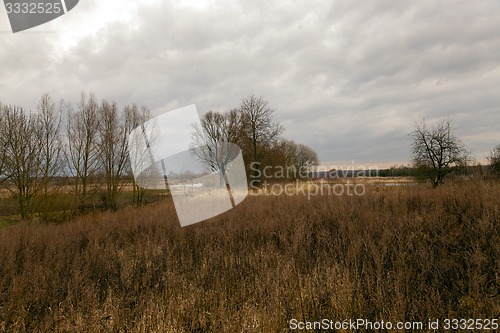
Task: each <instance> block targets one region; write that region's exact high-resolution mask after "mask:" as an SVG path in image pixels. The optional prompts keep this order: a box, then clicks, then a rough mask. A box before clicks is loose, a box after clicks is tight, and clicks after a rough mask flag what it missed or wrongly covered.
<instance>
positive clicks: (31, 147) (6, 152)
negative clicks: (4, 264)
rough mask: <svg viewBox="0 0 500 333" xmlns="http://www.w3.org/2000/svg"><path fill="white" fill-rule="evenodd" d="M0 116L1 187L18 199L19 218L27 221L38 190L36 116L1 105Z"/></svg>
mask: <svg viewBox="0 0 500 333" xmlns="http://www.w3.org/2000/svg"><path fill="white" fill-rule="evenodd" d="M1 114H2V115H1V118H2V121H1V122H0V144H1V145H2V146H3V152H2V154H3V159H2V160H3V173H4V175H5V178H4V181H2V185H3V186H4V187H5V188H7V189H8V190H9V191H10V192H11V193H13V194H14V195H15V196H16V197H17V200H18V203H19V212H20V215H21V218H23V219H26V218H28V217H29V216H30V213H31V203H32V198H33V197H34V196H35V194H36V193H37V192H38V190H39V188H40V183H39V180H40V178H41V177H40V176H41V174H42V168H41V165H42V159H41V155H40V147H41V136H40V131H39V130H38V126H37V125H38V124H37V119H36V117H35V116H34V115H32V114H31V113H26V112H25V110H24V109H22V108H20V107H15V106H3V107H2V110H1Z"/></svg>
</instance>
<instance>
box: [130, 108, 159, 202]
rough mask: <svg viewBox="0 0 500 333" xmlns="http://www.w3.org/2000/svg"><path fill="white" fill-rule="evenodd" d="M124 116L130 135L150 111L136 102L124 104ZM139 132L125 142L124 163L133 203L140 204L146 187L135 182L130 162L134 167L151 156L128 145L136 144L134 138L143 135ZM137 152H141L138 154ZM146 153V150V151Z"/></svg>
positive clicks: (147, 116) (150, 137) (140, 138)
mask: <svg viewBox="0 0 500 333" xmlns="http://www.w3.org/2000/svg"><path fill="white" fill-rule="evenodd" d="M124 110H125V118H126V124H127V127H128V128H127V135H130V132H131V131H132V130H133V129H135V128H137V127H138V126H143V124H144V123H145V122H146V121H147V120H149V119H150V112H149V110H148V109H147V108H146V107H145V106H142V107H141V108H139V107H138V106H137V105H136V104H132V105H127V106H125V109H124ZM142 129H143V130H144V131H145V128H144V127H142ZM142 134H144V133H141V136H139V137H137V138H133V139H132V140H130V138H129V139H128V140H129V141H128V142H127V147H128V152H129V159H128V160H127V161H128V162H127V164H126V171H125V172H126V174H127V175H128V177H130V178H131V179H132V189H133V203H134V204H141V203H142V201H143V198H144V194H145V191H146V189H145V188H143V187H141V186H139V184H138V183H137V182H136V179H135V177H134V175H133V173H132V169H134V166H132V164H131V163H134V164H135V168H137V167H138V166H139V165H141V164H143V163H144V161H145V160H146V161H149V160H150V159H151V158H150V157H149V156H145V155H144V151H141V150H140V149H131V148H132V147H130V145H138V143H134V142H133V141H134V140H142V139H143V136H142ZM147 135H148V137H149V139H150V140H154V139H153V137H152V134H151V133H149V134H147ZM130 154H134V156H130ZM138 154H142V155H141V156H139V155H138ZM146 154H147V152H146Z"/></svg>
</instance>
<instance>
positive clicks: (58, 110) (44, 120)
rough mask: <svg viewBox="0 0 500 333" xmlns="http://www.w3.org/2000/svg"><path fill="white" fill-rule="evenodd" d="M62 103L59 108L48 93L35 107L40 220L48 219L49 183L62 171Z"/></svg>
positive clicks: (50, 187)
mask: <svg viewBox="0 0 500 333" xmlns="http://www.w3.org/2000/svg"><path fill="white" fill-rule="evenodd" d="M63 106H64V102H63V101H61V102H60V105H59V107H56V103H55V102H54V101H53V99H52V98H51V97H50V95H49V94H48V93H45V94H43V95H42V97H41V98H40V100H39V102H38V106H37V111H38V114H37V122H38V131H39V136H40V161H41V165H40V167H41V179H40V182H41V188H42V191H43V193H42V196H41V197H42V207H41V217H42V219H47V218H48V211H49V209H50V207H49V194H50V191H51V189H55V188H56V187H55V186H53V185H51V184H50V183H51V181H52V180H53V179H54V178H55V177H56V176H58V175H61V174H62V172H63V169H64V148H63V144H62V139H61V127H62V109H63Z"/></svg>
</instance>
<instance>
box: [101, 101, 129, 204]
mask: <svg viewBox="0 0 500 333" xmlns="http://www.w3.org/2000/svg"><path fill="white" fill-rule="evenodd" d="M99 113H100V117H101V121H100V124H99V136H100V140H99V142H100V145H101V154H100V159H101V162H100V163H101V165H102V166H103V168H104V176H105V182H106V193H105V195H104V205H105V208H112V209H116V198H117V195H118V192H119V191H120V190H121V189H122V187H123V183H122V177H123V176H124V173H125V171H126V167H127V162H128V150H127V139H128V134H129V132H130V123H129V122H131V121H133V119H131V118H130V117H126V116H125V117H121V116H120V115H119V114H118V109H117V106H116V103H114V102H113V103H109V102H108V101H106V100H103V102H102V104H101V107H100V110H99Z"/></svg>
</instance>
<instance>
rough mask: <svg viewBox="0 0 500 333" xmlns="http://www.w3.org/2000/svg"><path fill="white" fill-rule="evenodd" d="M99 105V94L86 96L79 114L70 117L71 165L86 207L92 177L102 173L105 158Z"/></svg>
mask: <svg viewBox="0 0 500 333" xmlns="http://www.w3.org/2000/svg"><path fill="white" fill-rule="evenodd" d="M99 118H100V117H99V106H98V104H97V102H96V98H95V95H94V94H93V93H91V94H90V95H89V96H88V97H87V96H86V95H85V94H84V93H82V95H81V100H80V103H79V105H78V111H77V112H75V113H72V112H70V113H69V115H68V127H67V131H68V132H67V134H68V151H67V160H68V165H69V168H70V170H71V172H72V173H73V175H74V177H75V192H76V194H77V195H78V197H79V201H80V205H81V207H82V208H83V207H84V206H85V201H86V199H87V196H88V192H89V186H90V182H91V180H92V176H94V175H95V173H96V172H97V171H98V168H99V159H100V156H101V150H100V142H99V121H100V119H99Z"/></svg>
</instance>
